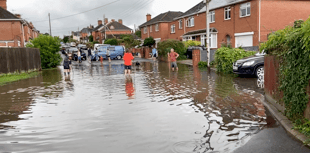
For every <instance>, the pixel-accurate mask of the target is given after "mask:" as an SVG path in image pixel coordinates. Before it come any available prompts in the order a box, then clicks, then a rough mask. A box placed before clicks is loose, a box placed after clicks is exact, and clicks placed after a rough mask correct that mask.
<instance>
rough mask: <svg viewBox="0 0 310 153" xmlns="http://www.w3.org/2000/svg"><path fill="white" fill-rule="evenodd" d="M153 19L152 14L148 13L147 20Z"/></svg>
mask: <svg viewBox="0 0 310 153" xmlns="http://www.w3.org/2000/svg"><path fill="white" fill-rule="evenodd" d="M151 19H152V16H151V14H147V15H146V22H147V21H150V20H151Z"/></svg>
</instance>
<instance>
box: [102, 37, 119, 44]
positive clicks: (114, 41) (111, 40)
mask: <svg viewBox="0 0 310 153" xmlns="http://www.w3.org/2000/svg"><path fill="white" fill-rule="evenodd" d="M104 44H110V45H118V41H117V39H115V38H112V39H106V40H105V41H104Z"/></svg>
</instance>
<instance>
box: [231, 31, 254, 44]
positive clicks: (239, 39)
mask: <svg viewBox="0 0 310 153" xmlns="http://www.w3.org/2000/svg"><path fill="white" fill-rule="evenodd" d="M253 34H254V32H247V33H236V34H235V39H236V41H235V46H236V47H251V46H253Z"/></svg>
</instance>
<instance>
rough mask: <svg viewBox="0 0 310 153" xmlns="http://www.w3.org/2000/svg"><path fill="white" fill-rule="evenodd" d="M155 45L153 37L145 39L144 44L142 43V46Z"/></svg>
mask: <svg viewBox="0 0 310 153" xmlns="http://www.w3.org/2000/svg"><path fill="white" fill-rule="evenodd" d="M154 44H155V40H154V39H153V37H149V38H146V39H144V43H143V46H149V47H151V46H153V45H154Z"/></svg>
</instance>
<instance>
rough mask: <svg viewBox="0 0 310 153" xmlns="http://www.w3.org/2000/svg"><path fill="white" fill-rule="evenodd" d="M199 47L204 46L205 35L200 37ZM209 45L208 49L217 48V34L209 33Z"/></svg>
mask: <svg viewBox="0 0 310 153" xmlns="http://www.w3.org/2000/svg"><path fill="white" fill-rule="evenodd" d="M201 45H202V46H206V35H201ZM209 45H210V48H217V33H210V35H209ZM206 47H207V46H206Z"/></svg>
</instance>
